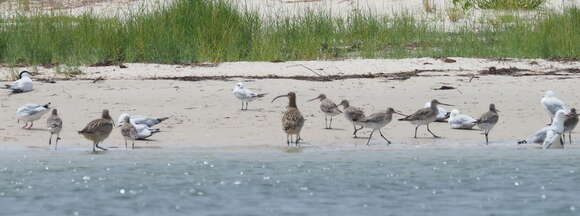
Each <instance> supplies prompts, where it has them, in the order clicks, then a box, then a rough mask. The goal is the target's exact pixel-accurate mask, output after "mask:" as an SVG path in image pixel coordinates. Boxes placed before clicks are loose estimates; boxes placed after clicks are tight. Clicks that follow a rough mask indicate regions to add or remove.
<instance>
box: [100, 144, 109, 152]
mask: <svg viewBox="0 0 580 216" xmlns="http://www.w3.org/2000/svg"><path fill="white" fill-rule="evenodd" d="M97 148H98V149H100V150H103V151H107V150H108V149H106V148H103V147H100V146H99V143H97Z"/></svg>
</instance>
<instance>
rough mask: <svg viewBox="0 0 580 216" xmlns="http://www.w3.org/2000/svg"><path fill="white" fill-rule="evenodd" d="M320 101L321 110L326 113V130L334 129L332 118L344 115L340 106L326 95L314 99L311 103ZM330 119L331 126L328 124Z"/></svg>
mask: <svg viewBox="0 0 580 216" xmlns="http://www.w3.org/2000/svg"><path fill="white" fill-rule="evenodd" d="M314 100H320V110H321V111H322V112H323V113H324V129H332V117H334V116H337V115H339V114H341V113H342V111H340V109H338V106H336V104H335V103H334V102H332V101H331V100H330V99H328V98H327V97H326V95H325V94H320V95H318V97H315V98H312V99H310V100H308V101H309V102H310V101H314ZM328 117H330V124H329V123H328Z"/></svg>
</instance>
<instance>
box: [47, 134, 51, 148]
mask: <svg viewBox="0 0 580 216" xmlns="http://www.w3.org/2000/svg"><path fill="white" fill-rule="evenodd" d="M51 144H52V133H51V134H50V138H48V145H49V146H50V145H51Z"/></svg>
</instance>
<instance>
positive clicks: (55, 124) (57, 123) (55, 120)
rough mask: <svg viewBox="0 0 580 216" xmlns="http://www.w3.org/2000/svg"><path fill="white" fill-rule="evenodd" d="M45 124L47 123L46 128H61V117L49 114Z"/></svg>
mask: <svg viewBox="0 0 580 216" xmlns="http://www.w3.org/2000/svg"><path fill="white" fill-rule="evenodd" d="M46 124H47V125H48V128H61V127H62V119H60V118H59V117H58V116H56V117H55V116H50V117H48V119H47V120H46Z"/></svg>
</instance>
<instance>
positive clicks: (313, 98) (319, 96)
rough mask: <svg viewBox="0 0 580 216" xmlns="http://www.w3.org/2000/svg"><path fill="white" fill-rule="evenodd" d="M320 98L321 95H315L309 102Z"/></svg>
mask: <svg viewBox="0 0 580 216" xmlns="http://www.w3.org/2000/svg"><path fill="white" fill-rule="evenodd" d="M318 99H320V96H318V97H315V98H312V99H310V100H308V102H312V101H315V100H318Z"/></svg>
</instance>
